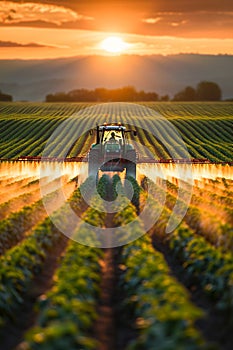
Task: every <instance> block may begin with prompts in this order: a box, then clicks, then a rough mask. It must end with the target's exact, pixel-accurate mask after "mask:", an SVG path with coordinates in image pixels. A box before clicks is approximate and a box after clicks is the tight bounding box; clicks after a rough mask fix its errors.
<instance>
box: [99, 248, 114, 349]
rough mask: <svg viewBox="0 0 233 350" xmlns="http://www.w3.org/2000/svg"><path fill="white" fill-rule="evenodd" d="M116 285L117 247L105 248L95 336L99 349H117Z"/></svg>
mask: <svg viewBox="0 0 233 350" xmlns="http://www.w3.org/2000/svg"><path fill="white" fill-rule="evenodd" d="M115 286H116V262H115V249H114V248H109V249H106V250H105V256H104V260H103V264H102V282H101V286H100V287H101V295H100V302H99V305H98V309H97V312H98V315H99V317H98V319H97V322H96V326H95V336H96V339H97V340H98V342H99V344H100V345H99V347H98V350H110V349H111V350H115V349H116V347H115V344H116V340H115V339H116V324H115V309H114V304H115V300H114V299H115Z"/></svg>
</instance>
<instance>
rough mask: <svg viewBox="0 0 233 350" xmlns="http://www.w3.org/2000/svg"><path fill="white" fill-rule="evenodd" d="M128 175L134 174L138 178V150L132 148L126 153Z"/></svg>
mask: <svg viewBox="0 0 233 350" xmlns="http://www.w3.org/2000/svg"><path fill="white" fill-rule="evenodd" d="M126 160H127V163H126V176H132V177H133V178H134V179H136V162H137V159H136V152H135V150H130V151H128V152H127V153H126Z"/></svg>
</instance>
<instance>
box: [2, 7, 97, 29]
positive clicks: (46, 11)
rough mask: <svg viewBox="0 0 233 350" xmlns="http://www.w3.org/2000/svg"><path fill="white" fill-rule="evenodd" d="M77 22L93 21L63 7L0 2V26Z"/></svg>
mask: <svg viewBox="0 0 233 350" xmlns="http://www.w3.org/2000/svg"><path fill="white" fill-rule="evenodd" d="M79 20H88V21H90V20H93V18H92V17H88V16H84V15H81V14H78V13H77V12H75V11H73V10H71V9H68V8H66V7H63V6H56V5H49V4H41V3H34V2H25V3H15V2H12V1H1V2H0V22H1V23H2V24H19V23H21V22H23V23H27V22H36V21H42V22H46V23H51V24H55V25H61V24H63V23H68V22H76V21H79Z"/></svg>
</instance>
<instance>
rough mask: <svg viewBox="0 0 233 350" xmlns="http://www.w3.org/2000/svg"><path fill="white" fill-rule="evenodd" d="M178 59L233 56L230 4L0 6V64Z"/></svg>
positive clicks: (159, 1)
mask: <svg viewBox="0 0 233 350" xmlns="http://www.w3.org/2000/svg"><path fill="white" fill-rule="evenodd" d="M112 36H114V37H117V38H118V39H119V38H120V40H121V43H122V42H123V43H124V45H122V46H121V47H120V48H119V47H118V49H119V50H111V41H110V50H107V49H108V48H107V49H106V45H105V46H104V45H103V41H104V40H105V39H106V38H108V37H112ZM112 45H113V44H112ZM112 51H114V52H112ZM116 51H117V52H116ZM179 53H199V54H214V55H218V54H233V1H232V0H195V1H191V0H143V1H139V0H97V1H94V0H71V1H69V0H54V1H52V0H41V1H33V0H31V1H22V0H18V1H5V0H4V1H3V0H0V58H1V59H15V58H20V59H37V58H57V57H71V56H89V55H120V54H136V55H154V54H161V55H171V54H179Z"/></svg>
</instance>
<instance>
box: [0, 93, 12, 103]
mask: <svg viewBox="0 0 233 350" xmlns="http://www.w3.org/2000/svg"><path fill="white" fill-rule="evenodd" d="M0 101H4V102H12V101H13V97H12V96H11V95H8V94H4V93H3V92H2V91H1V90H0Z"/></svg>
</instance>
